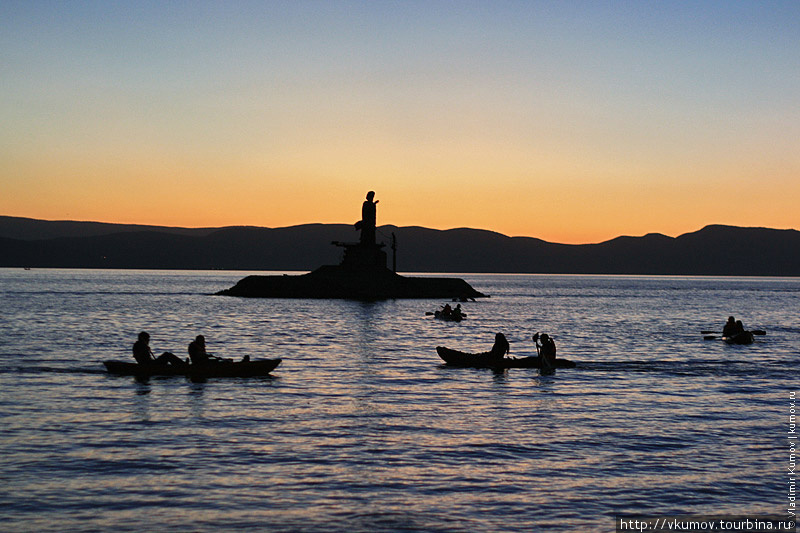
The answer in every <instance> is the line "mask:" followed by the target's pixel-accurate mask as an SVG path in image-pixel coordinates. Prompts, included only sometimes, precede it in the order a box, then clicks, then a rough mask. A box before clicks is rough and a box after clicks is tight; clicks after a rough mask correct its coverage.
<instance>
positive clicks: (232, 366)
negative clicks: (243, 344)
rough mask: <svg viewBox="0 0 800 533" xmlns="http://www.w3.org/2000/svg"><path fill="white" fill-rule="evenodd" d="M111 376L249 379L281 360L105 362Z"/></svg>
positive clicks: (267, 371) (275, 365)
mask: <svg viewBox="0 0 800 533" xmlns="http://www.w3.org/2000/svg"><path fill="white" fill-rule="evenodd" d="M103 364H104V365H105V367H106V370H108V373H109V374H116V375H118V376H137V377H151V376H187V377H192V378H249V377H255V376H266V375H267V374H269V373H270V372H272V371H273V370H275V367H277V366H278V365H279V364H281V360H280V359H259V360H254V361H222V362H219V363H211V364H208V365H181V366H173V365H152V366H144V367H143V366H141V365H140V364H138V363H131V362H128V361H103Z"/></svg>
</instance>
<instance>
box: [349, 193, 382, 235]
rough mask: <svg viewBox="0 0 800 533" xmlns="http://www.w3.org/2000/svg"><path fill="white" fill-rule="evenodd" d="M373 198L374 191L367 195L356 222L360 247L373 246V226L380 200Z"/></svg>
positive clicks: (375, 221)
mask: <svg viewBox="0 0 800 533" xmlns="http://www.w3.org/2000/svg"><path fill="white" fill-rule="evenodd" d="M373 198H375V191H369V192H368V193H367V199H366V200H364V203H363V204H361V220H359V221H358V222H356V224H355V226H356V229H357V230H361V241H360V242H361V245H362V246H375V225H376V223H377V218H378V217H377V213H376V211H377V207H376V206H377V205H378V202H379V201H380V200H375V201H374V202H373V201H372V199H373Z"/></svg>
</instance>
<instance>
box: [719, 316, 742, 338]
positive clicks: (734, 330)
mask: <svg viewBox="0 0 800 533" xmlns="http://www.w3.org/2000/svg"><path fill="white" fill-rule="evenodd" d="M744 331H745V329H744V324H742V321H741V320H736V319H735V318H733V317H732V316H729V317H728V321H727V322H726V323H725V326H724V327H723V328H722V336H723V337H734V336H736V335H738V334H740V333H744Z"/></svg>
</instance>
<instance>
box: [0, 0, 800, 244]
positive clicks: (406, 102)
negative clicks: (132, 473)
mask: <svg viewBox="0 0 800 533" xmlns="http://www.w3.org/2000/svg"><path fill="white" fill-rule="evenodd" d="M0 123H2V127H0V214H2V215H12V216H25V217H32V218H43V219H49V220H64V219H69V220H93V221H103V222H120V223H140V224H157V225H168V226H188V227H201V226H203V227H207V226H227V225H256V226H267V227H282V226H290V225H295V224H304V223H313V222H322V223H333V222H335V223H352V222H355V221H356V220H357V219H358V218H359V214H360V204H361V202H362V201H363V199H364V195H365V193H366V192H367V191H368V190H375V191H376V193H377V194H376V198H377V199H378V200H380V204H378V224H395V225H398V226H411V225H416V226H426V227H431V228H438V229H447V228H455V227H472V228H481V229H488V230H494V231H498V232H501V233H504V234H506V235H525V236H531V237H539V238H542V239H545V240H548V241H552V242H564V243H588V242H600V241H603V240H607V239H611V238H613V237H616V236H618V235H643V234H646V233H650V232H658V233H664V234H667V235H672V236H677V235H679V234H681V233H686V232H689V231H695V230H698V229H700V228H701V227H703V226H705V225H707V224H731V225H739V226H766V227H773V228H794V229H800V2H798V1H797V0H790V1H782V2H779V1H768V0H767V1H752V2H750V1H748V2H742V1H733V0H728V1H718V2H704V1H697V2H685V1H674V2H672V1H659V2H649V1H638V0H637V1H630V2H609V1H601V0H595V1H590V2H581V1H572V0H570V1H552V2H549V1H542V2H540V1H520V2H503V1H486V2H469V1H452V2H437V1H431V0H425V1H420V2H416V1H364V2H346V1H334V0H328V1H323V0H318V1H311V2H307V1H297V0H291V1H287V2H279V1H266V0H264V1H252V2H251V1H231V2H224V1H221V0H220V1H216V2H205V1H196V2H184V1H169V2H162V1H161V0H159V1H153V2H150V1H138V0H137V1H133V2H110V1H105V0H99V1H96V2H74V1H68V0H65V1H46V2H45V1H36V0H22V1H17V0H4V1H3V2H0Z"/></svg>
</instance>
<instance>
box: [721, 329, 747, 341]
mask: <svg viewBox="0 0 800 533" xmlns="http://www.w3.org/2000/svg"><path fill="white" fill-rule="evenodd" d="M722 340H724V341H725V342H727V343H728V344H753V341H755V339H754V338H753V332H752V331H741V332H739V333H737V334H735V335H731V336H730V337H722Z"/></svg>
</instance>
